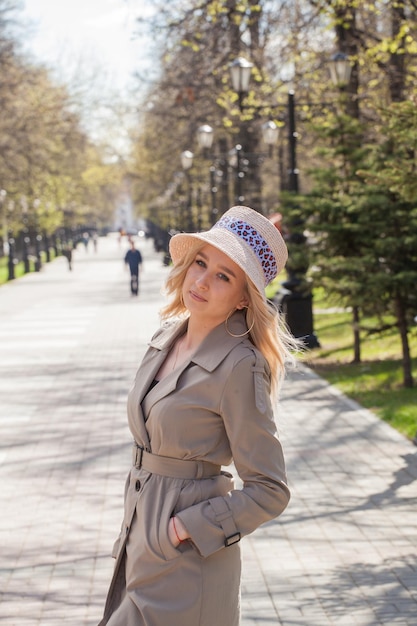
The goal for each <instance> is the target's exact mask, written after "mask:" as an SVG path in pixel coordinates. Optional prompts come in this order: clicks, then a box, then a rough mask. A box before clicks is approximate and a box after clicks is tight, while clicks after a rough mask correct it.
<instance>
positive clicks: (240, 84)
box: [230, 59, 320, 348]
mask: <svg viewBox="0 0 417 626" xmlns="http://www.w3.org/2000/svg"><path fill="white" fill-rule="evenodd" d="M237 68H239V71H238V69H237ZM230 70H231V78H232V84H233V87H234V89H235V91H237V93H238V96H239V106H240V108H241V110H243V108H244V103H243V96H244V94H245V93H246V92H248V91H249V79H250V74H251V64H249V63H243V62H242V59H237V60H236V61H234V62H233V63H232V64H231V66H230ZM260 108H262V107H260ZM268 108H277V107H276V105H273V106H271V107H268ZM287 125H288V159H289V160H288V184H287V189H288V191H289V192H291V193H293V194H294V195H295V194H298V193H299V180H298V174H299V171H298V167H297V137H298V135H297V131H296V115H295V95H294V91H293V90H290V91H289V93H288V102H287ZM273 126H274V123H273V122H272V123H268V124H267V125H265V124H264V127H263V129H262V130H263V135H264V139H265V140H266V142H267V143H269V145H270V146H272V145H273V143H274V142H275V141H276V139H277V134H276V137H275V136H274V134H273V133H274V128H273ZM271 149H272V148H271V147H270V150H271ZM281 187H282V188H283V187H284V185H283V184H282V181H281ZM298 226H299V225H298ZM305 241H306V238H305V237H304V235H303V234H300V233H290V235H289V239H288V243H290V242H291V243H297V244H304V245H305ZM303 265H305V262H304V264H303ZM305 271H306V270H305V269H304V270H303V274H305ZM277 299H278V301H279V304H280V305H281V307H282V309H283V311H284V314H285V317H286V321H287V324H288V326H289V328H290V330H291V332H292V333H293V335H294V336H295V337H297V338H300V339H302V340H303V342H304V343H305V345H306V346H307V347H308V348H315V347H318V346H319V345H320V344H319V342H318V340H317V337H316V336H315V334H314V332H313V304H312V294H311V289H310V288H309V286H308V285H307V282H306V280H305V276H304V275H301V271H297V273H296V274H294V272H291V273H290V272H288V280H287V281H286V282H284V283H283V289H281V291H280V293H279V294H278V296H277Z"/></svg>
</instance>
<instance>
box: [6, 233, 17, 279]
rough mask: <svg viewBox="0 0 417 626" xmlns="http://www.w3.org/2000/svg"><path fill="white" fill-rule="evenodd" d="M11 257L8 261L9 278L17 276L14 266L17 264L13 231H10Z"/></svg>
mask: <svg viewBox="0 0 417 626" xmlns="http://www.w3.org/2000/svg"><path fill="white" fill-rule="evenodd" d="M8 241H9V259H8V263H7V269H8V276H7V280H13V279H14V277H15V273H14V266H15V240H14V238H13V236H12V233H11V231H10V232H9V238H8Z"/></svg>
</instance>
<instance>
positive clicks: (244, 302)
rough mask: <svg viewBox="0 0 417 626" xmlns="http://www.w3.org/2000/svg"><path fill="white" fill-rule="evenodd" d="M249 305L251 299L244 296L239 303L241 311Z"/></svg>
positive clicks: (238, 307)
mask: <svg viewBox="0 0 417 626" xmlns="http://www.w3.org/2000/svg"><path fill="white" fill-rule="evenodd" d="M248 306H249V300H248V299H247V298H242V300H241V301H240V302H239V304H238V305H237V307H236V308H237V309H238V310H239V311H241V310H242V309H247V308H248Z"/></svg>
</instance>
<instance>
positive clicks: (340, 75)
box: [329, 51, 352, 88]
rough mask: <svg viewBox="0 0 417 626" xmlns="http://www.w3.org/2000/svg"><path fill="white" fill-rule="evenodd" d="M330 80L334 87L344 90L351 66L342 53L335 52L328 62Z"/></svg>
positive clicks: (347, 58)
mask: <svg viewBox="0 0 417 626" xmlns="http://www.w3.org/2000/svg"><path fill="white" fill-rule="evenodd" d="M329 71H330V78H331V81H332V83H333V85H335V86H336V87H339V88H344V87H346V85H348V84H349V81H350V76H351V74H352V65H351V63H350V61H349V57H348V56H347V54H345V53H344V52H341V51H339V52H336V53H335V54H333V56H332V57H331V58H330V61H329Z"/></svg>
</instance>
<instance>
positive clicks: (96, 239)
mask: <svg viewBox="0 0 417 626" xmlns="http://www.w3.org/2000/svg"><path fill="white" fill-rule="evenodd" d="M93 246H94V252H97V246H98V235H97V233H94V234H93Z"/></svg>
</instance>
